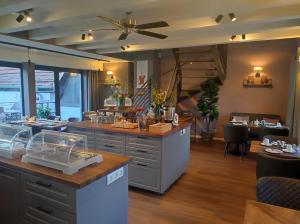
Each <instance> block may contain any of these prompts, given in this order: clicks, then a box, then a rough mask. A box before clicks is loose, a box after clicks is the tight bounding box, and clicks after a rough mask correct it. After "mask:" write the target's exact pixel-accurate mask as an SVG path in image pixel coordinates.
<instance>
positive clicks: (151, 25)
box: [135, 21, 169, 30]
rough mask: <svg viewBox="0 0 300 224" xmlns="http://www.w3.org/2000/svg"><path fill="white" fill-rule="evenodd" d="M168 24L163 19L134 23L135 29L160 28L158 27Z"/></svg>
mask: <svg viewBox="0 0 300 224" xmlns="http://www.w3.org/2000/svg"><path fill="white" fill-rule="evenodd" d="M166 26H169V24H168V23H167V22H165V21H158V22H153V23H145V24H140V25H135V28H136V29H142V30H144V29H152V28H160V27H166Z"/></svg>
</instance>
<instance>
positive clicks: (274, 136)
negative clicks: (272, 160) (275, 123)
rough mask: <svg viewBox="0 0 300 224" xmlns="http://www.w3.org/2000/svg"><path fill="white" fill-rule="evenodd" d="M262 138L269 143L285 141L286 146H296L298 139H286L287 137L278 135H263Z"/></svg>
mask: <svg viewBox="0 0 300 224" xmlns="http://www.w3.org/2000/svg"><path fill="white" fill-rule="evenodd" d="M263 138H267V139H269V140H270V141H271V142H272V141H278V140H281V141H285V142H286V143H287V144H296V145H297V144H298V138H292V137H287V136H278V135H265V136H264V137H263Z"/></svg>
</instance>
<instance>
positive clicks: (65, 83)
mask: <svg viewBox="0 0 300 224" xmlns="http://www.w3.org/2000/svg"><path fill="white" fill-rule="evenodd" d="M59 93H60V116H61V119H62V120H67V119H68V118H70V117H76V118H82V97H81V96H82V95H81V74H79V73H71V72H60V73H59Z"/></svg>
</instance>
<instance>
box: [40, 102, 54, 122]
mask: <svg viewBox="0 0 300 224" xmlns="http://www.w3.org/2000/svg"><path fill="white" fill-rule="evenodd" d="M51 113H52V112H51V108H50V107H49V106H46V107H44V106H43V105H39V106H38V108H37V114H38V118H42V119H47V118H48V117H49V116H50V115H51Z"/></svg>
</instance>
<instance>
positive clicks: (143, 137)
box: [137, 136, 147, 139]
mask: <svg viewBox="0 0 300 224" xmlns="http://www.w3.org/2000/svg"><path fill="white" fill-rule="evenodd" d="M137 137H138V138H140V139H146V138H147V137H145V136H137Z"/></svg>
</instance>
